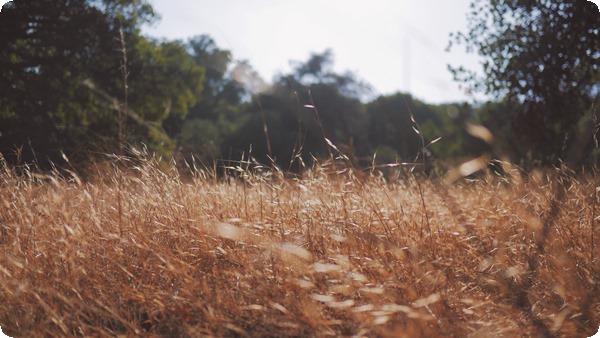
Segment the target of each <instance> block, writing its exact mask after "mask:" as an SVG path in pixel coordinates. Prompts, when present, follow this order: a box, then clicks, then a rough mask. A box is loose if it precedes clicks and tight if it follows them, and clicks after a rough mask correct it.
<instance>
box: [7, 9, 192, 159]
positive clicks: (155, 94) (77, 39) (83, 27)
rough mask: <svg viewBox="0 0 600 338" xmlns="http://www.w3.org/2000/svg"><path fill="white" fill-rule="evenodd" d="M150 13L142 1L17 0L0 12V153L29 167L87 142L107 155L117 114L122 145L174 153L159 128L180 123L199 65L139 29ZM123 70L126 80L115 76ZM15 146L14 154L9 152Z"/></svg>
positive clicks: (172, 45)
mask: <svg viewBox="0 0 600 338" xmlns="http://www.w3.org/2000/svg"><path fill="white" fill-rule="evenodd" d="M153 15H154V13H153V11H152V8H151V7H150V6H149V5H148V4H147V3H146V2H145V1H137V0H135V1H134V0H130V1H108V0H107V1H83V0H76V1H58V2H57V1H45V0H44V1H37V2H30V1H18V0H17V1H14V2H12V3H9V4H8V5H7V6H5V7H4V9H3V11H2V13H1V20H0V23H1V24H0V34H1V35H2V36H3V39H2V42H1V44H0V60H2V61H0V62H1V65H2V69H3V72H2V73H1V74H0V77H1V78H0V92H1V93H2V94H0V125H1V126H2V127H1V129H0V132H1V133H2V134H1V135H0V152H1V153H3V154H7V156H8V157H9V160H11V161H13V162H14V161H17V159H16V158H15V157H19V156H21V157H22V158H21V160H23V161H25V162H31V161H32V160H34V159H35V154H34V153H33V152H34V151H35V152H39V153H40V154H42V155H43V157H42V158H39V159H38V160H39V162H38V163H37V164H38V165H39V166H40V167H43V168H47V167H48V163H49V161H57V160H59V159H60V158H61V156H60V154H61V153H62V152H65V153H68V154H74V153H75V154H77V153H79V154H82V156H85V155H84V153H85V152H86V151H88V150H89V149H90V148H91V147H92V146H93V145H94V144H96V146H98V147H104V150H105V151H114V149H116V148H115V147H114V146H111V145H110V144H111V143H112V144H113V145H114V144H115V141H114V140H115V139H116V137H115V136H116V134H117V126H118V116H119V114H118V111H124V112H125V114H124V115H125V117H126V126H127V128H126V132H127V138H126V140H127V141H129V142H131V143H137V142H145V143H149V144H156V145H157V146H159V147H160V148H161V149H160V151H161V152H163V153H164V152H166V153H168V152H169V151H172V148H173V147H172V145H169V143H170V141H169V140H168V136H167V135H166V134H165V131H164V129H163V126H162V123H163V121H164V120H165V119H166V118H167V117H169V116H171V115H172V116H176V117H180V118H181V117H184V116H185V115H186V114H187V110H188V108H189V106H190V105H192V104H194V103H195V102H197V100H198V99H199V98H200V95H201V91H202V79H203V69H202V68H201V67H199V66H197V65H195V64H193V63H192V62H191V60H190V59H189V55H188V54H187V52H186V50H185V49H184V47H183V46H182V45H181V44H180V43H178V42H163V43H158V42H154V41H150V40H148V39H146V38H144V37H142V36H141V35H140V33H139V25H141V24H142V23H144V22H148V21H151V20H152V18H153ZM120 30H122V31H124V32H125V41H123V42H124V43H125V46H126V48H127V53H126V55H127V63H123V62H124V60H123V55H122V54H123V53H122V50H121V49H122V46H121V42H120V41H119V36H120V34H119V31H120ZM122 67H124V68H122ZM123 69H124V70H125V71H126V72H127V73H128V78H127V83H123V80H122V77H121V76H120V72H121V71H122V70H123ZM125 85H128V87H129V88H128V94H129V97H128V100H127V106H125V101H126V100H125V97H124V94H123V93H124V92H123V87H124V86H125ZM24 146H25V147H26V148H25V151H23V147H24ZM15 147H16V148H17V152H18V153H19V156H10V154H11V153H12V152H13V151H14V149H15ZM19 149H20V150H19ZM156 150H159V149H158V148H156Z"/></svg>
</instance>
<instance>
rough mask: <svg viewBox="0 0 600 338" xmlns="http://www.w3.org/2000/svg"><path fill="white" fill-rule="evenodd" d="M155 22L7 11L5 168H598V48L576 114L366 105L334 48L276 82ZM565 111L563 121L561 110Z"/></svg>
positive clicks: (573, 102) (574, 103)
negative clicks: (422, 164) (325, 164)
mask: <svg viewBox="0 0 600 338" xmlns="http://www.w3.org/2000/svg"><path fill="white" fill-rule="evenodd" d="M596 14H597V13H596ZM155 17H156V15H155V13H154V11H153V9H152V7H151V6H150V5H149V4H148V3H147V2H146V1H144V0H101V1H89V0H87V1H86V0H69V1H67V0H59V1H55V0H52V1H50V0H40V1H35V2H32V1H25V0H15V1H13V2H9V3H8V4H7V5H5V6H4V7H3V9H2V12H1V14H0V36H2V39H0V41H1V42H0V67H1V72H0V153H1V154H2V156H3V157H4V159H5V160H6V161H7V162H9V163H11V164H26V163H31V164H34V165H36V166H38V167H39V168H41V169H48V168H51V166H52V164H53V163H54V164H56V165H58V166H61V165H63V164H64V157H63V154H65V155H66V156H67V157H68V158H69V159H70V162H71V165H78V164H82V165H83V164H84V163H85V162H86V161H87V160H89V158H90V156H93V154H98V153H126V152H127V149H128V147H129V145H141V144H144V145H146V146H147V147H148V149H149V150H150V151H152V152H154V153H156V154H158V155H162V156H163V158H174V159H175V160H176V161H177V162H178V163H180V164H183V163H184V162H185V161H187V162H188V163H189V162H191V161H193V160H195V161H196V163H203V164H205V165H207V166H212V164H213V163H215V161H217V162H219V163H225V162H227V161H228V160H234V161H235V160H240V159H242V158H243V156H247V155H248V154H251V156H252V157H254V158H255V159H256V160H257V161H259V162H262V163H265V164H276V165H277V166H278V167H279V168H281V169H283V170H291V171H297V170H299V169H300V168H302V166H303V165H309V164H310V163H311V162H312V161H314V160H315V159H328V158H330V156H338V155H339V153H338V152H341V153H343V154H344V155H346V156H347V157H348V161H350V162H352V163H353V164H355V165H357V166H366V165H371V164H372V163H376V164H377V163H396V162H414V161H415V160H416V161H423V160H424V159H425V160H426V161H428V162H432V161H435V163H436V164H437V165H438V167H439V168H443V167H444V166H449V165H453V164H456V163H458V162H460V161H462V160H464V159H468V158H472V157H475V156H479V155H481V154H489V155H490V157H491V158H494V157H495V158H502V159H507V160H509V161H511V162H513V163H516V164H519V165H523V166H531V165H538V164H547V165H555V164H557V163H560V162H561V161H565V160H568V158H569V156H571V155H570V154H572V153H573V149H574V148H578V149H579V150H578V151H580V152H581V153H582V155H578V156H579V159H578V160H577V161H576V162H577V165H579V164H585V165H594V164H595V163H596V161H597V160H596V157H594V156H593V155H594V149H595V148H597V147H596V146H595V144H594V142H592V139H593V138H591V137H589V138H585V137H583V136H581V135H587V134H585V133H581V132H579V130H583V129H585V128H587V126H588V125H593V128H592V129H593V133H588V134H589V135H597V134H598V130H597V126H598V124H597V121H596V115H597V112H596V111H595V110H594V109H590V107H591V102H592V101H593V97H594V95H597V92H598V87H597V84H598V79H599V77H598V71H597V70H598V64H597V59H598V52H597V50H598V49H597V50H596V51H595V52H593V53H595V54H593V56H594V58H593V60H596V63H595V64H594V65H593V67H595V68H593V69H592V72H591V73H592V75H593V76H592V77H591V78H592V79H593V81H596V82H595V85H594V83H592V86H591V87H590V88H592V89H586V90H587V92H585V91H584V92H585V93H587V94H586V95H587V96H586V95H580V96H575V94H573V93H574V92H573V91H566V92H567V93H570V95H571V99H570V100H569V101H568V103H569V106H565V105H564V104H562V103H560V102H559V101H557V102H559V103H556V102H554V103H552V104H551V105H550V104H549V103H548V102H546V101H544V100H543V98H542V99H540V98H536V100H537V101H538V103H543V104H545V105H538V106H536V105H535V104H533V103H532V102H530V100H528V99H527V96H526V95H521V94H518V93H517V95H512V96H511V95H508V94H506V95H503V96H498V97H499V98H498V100H497V102H488V103H484V104H478V105H472V104H468V103H448V104H441V105H432V104H427V103H425V102H422V101H420V100H417V99H415V98H413V97H412V96H411V95H410V94H407V93H397V94H394V95H387V96H379V97H377V98H374V99H366V98H372V95H371V92H370V88H369V85H368V84H366V83H364V82H362V81H361V80H359V79H357V78H356V76H355V75H354V74H352V73H350V72H347V73H343V74H339V73H336V72H334V71H333V70H332V69H333V67H332V66H333V56H332V52H331V51H329V50H326V51H324V52H322V53H317V54H313V55H312V56H311V57H310V58H309V59H308V60H306V61H304V62H297V63H296V64H295V67H294V69H293V71H292V72H291V73H290V74H281V75H279V76H277V77H276V78H275V79H273V81H272V83H267V82H265V81H264V80H263V79H261V78H260V77H259V76H258V74H257V73H256V72H255V71H254V70H253V69H252V67H251V65H250V64H249V63H248V62H245V61H235V59H234V56H233V55H232V54H231V53H230V52H229V51H227V50H224V49H221V48H219V46H217V45H216V43H215V42H214V41H213V40H212V39H211V38H210V37H209V36H206V35H199V36H196V37H194V38H191V39H189V40H187V41H179V40H176V41H167V40H157V39H153V38H150V37H147V36H143V35H142V34H141V32H140V27H141V25H143V24H146V23H149V22H151V21H152V20H154V19H155ZM472 20H473V19H472ZM596 27H598V26H596ZM596 31H597V29H596ZM596 34H597V32H596ZM548 53H550V52H548ZM374 62H376V61H375V60H374ZM523 62H524V61H523ZM455 73H457V72H456V70H455ZM526 75H527V74H524V75H523V78H522V82H523V83H522V84H523V86H526V85H528V83H529V82H527V81H530V82H531V83H532V84H533V85H534V86H538V87H539V86H541V87H542V88H545V87H544V84H543V83H542V84H540V83H539V81H538V80H539V79H537V78H532V79H530V78H528V77H527V76H526ZM557 76H561V75H560V74H558V75H557ZM457 77H458V76H457ZM540 78H542V79H545V78H543V77H541V76H540ZM544 81H548V83H549V82H550V80H544ZM593 81H592V82H593ZM588 82H589V81H588ZM547 86H552V85H547ZM588 87H589V86H588ZM586 88H587V87H586ZM594 88H595V89H594ZM490 91H491V92H494V91H493V90H490ZM553 95H559V94H553ZM534 101H535V100H534ZM534 103H535V102H534ZM554 106H556V107H554ZM553 107H554V108H557V109H562V113H561V114H557V115H552V114H550V113H551V112H552V113H553V112H554V111H553V110H552V108H553ZM592 120H593V122H594V123H593V124H592V123H591V122H590V121H592ZM479 126H484V127H485V128H487V130H489V131H491V133H492V135H493V141H492V140H491V139H490V138H487V137H482V135H481V132H477V130H481V129H477V128H479ZM440 137H441V139H439V138H440ZM582 138H583V140H580V139H582ZM594 139H596V138H594ZM432 141H437V142H434V143H432ZM577 142H579V143H577ZM332 145H333V146H332Z"/></svg>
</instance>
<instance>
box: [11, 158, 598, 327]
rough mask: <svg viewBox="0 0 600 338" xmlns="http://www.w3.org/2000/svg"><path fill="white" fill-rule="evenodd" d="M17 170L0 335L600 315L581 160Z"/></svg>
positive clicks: (546, 320)
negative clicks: (427, 166) (493, 168)
mask: <svg viewBox="0 0 600 338" xmlns="http://www.w3.org/2000/svg"><path fill="white" fill-rule="evenodd" d="M17 169H20V170H17ZM21 169H22V168H13V167H9V166H7V165H5V166H4V169H3V172H2V174H1V175H0V201H1V202H0V203H1V207H0V226H1V232H0V236H1V237H0V304H2V306H0V326H1V327H2V330H3V331H4V333H6V334H8V335H9V336H14V337H35V336H76V335H79V336H135V335H143V336H150V335H151V336H165V337H167V336H169V337H172V336H183V337H185V336H199V335H210V336H390V337H402V336H405V337H417V336H428V337H433V336H462V337H465V336H472V337H489V336H501V335H504V336H540V335H544V336H551V335H558V336H568V337H588V336H591V335H593V334H594V333H595V332H597V329H598V326H599V325H600V315H599V314H600V290H599V287H598V280H599V279H598V277H599V273H600V264H599V263H598V251H599V250H598V249H597V248H595V247H597V246H598V241H599V238H598V231H597V230H594V229H597V226H596V227H595V228H594V223H593V220H594V218H597V217H598V214H599V213H598V207H597V204H598V195H597V193H596V191H597V189H598V188H597V186H598V182H595V178H594V177H595V176H594V175H593V173H590V174H589V175H580V176H574V175H572V174H568V173H566V172H565V171H552V172H546V173H532V174H530V175H519V174H517V173H513V172H511V171H509V172H508V175H507V177H506V178H494V177H484V178H481V179H479V180H477V181H472V182H469V181H461V182H456V183H454V184H446V183H442V182H438V181H432V180H427V179H424V178H419V177H418V175H406V176H404V177H403V178H396V177H395V176H394V175H389V176H390V177H385V178H384V177H383V176H382V175H381V174H378V173H376V172H374V173H367V174H365V173H362V172H356V171H352V170H339V168H338V172H334V171H333V170H332V169H333V168H332V166H331V165H330V164H327V163H325V164H323V165H321V166H319V167H315V168H313V169H312V170H311V171H309V172H307V173H306V174H305V175H304V176H303V177H301V178H285V177H283V176H282V175H280V174H279V173H277V172H272V171H269V170H266V169H262V172H261V168H250V167H247V166H246V165H245V164H244V163H241V164H240V167H237V168H232V169H231V170H232V171H231V174H230V175H229V177H228V178H219V179H217V178H215V176H214V175H211V174H209V173H205V172H199V171H197V172H196V173H197V174H196V175H192V177H190V176H181V175H180V174H179V173H178V172H177V171H176V170H175V169H173V168H169V167H167V168H164V167H161V166H160V165H159V164H158V162H157V161H155V160H152V159H145V160H139V159H138V160H135V161H134V160H131V159H129V160H128V159H125V158H121V159H117V160H114V161H109V162H107V163H99V164H97V165H96V167H92V171H93V170H95V169H97V173H96V174H95V176H93V177H92V178H91V179H90V180H87V181H85V182H82V181H81V180H80V179H79V177H78V176H76V175H75V174H64V175H52V176H50V175H39V174H32V173H31V172H30V171H27V170H21ZM594 231H596V234H595V235H596V236H594ZM594 241H595V243H594Z"/></svg>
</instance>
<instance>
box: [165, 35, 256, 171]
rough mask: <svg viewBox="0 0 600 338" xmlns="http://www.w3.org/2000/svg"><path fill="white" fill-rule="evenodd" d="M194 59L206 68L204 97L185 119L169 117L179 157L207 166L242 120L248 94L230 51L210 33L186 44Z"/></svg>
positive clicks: (244, 64) (240, 66) (241, 66)
mask: <svg viewBox="0 0 600 338" xmlns="http://www.w3.org/2000/svg"><path fill="white" fill-rule="evenodd" d="M186 46H187V50H188V52H189V54H190V55H191V57H192V60H193V62H194V63H195V64H196V65H197V66H200V67H202V68H204V69H205V77H204V84H203V85H204V87H203V91H202V100H200V101H199V102H197V103H196V104H195V105H193V106H192V107H191V108H190V112H189V114H188V115H187V116H186V117H185V119H170V120H169V124H170V125H171V128H170V129H171V130H173V131H175V130H177V131H178V133H177V135H178V136H177V137H176V139H177V142H178V147H177V149H178V153H179V154H180V155H181V156H180V159H183V160H186V161H190V160H191V159H192V156H194V158H195V159H197V160H200V161H201V162H202V163H204V164H205V165H210V164H212V163H213V161H215V160H217V159H219V158H220V157H222V154H221V146H222V144H223V142H224V140H225V139H226V138H227V137H229V136H230V135H231V134H232V133H234V132H236V131H237V129H238V128H239V126H240V125H241V124H242V123H243V122H241V120H242V112H243V109H244V107H245V106H246V105H247V103H245V102H244V99H245V97H246V96H247V95H248V93H247V90H246V88H245V87H244V85H243V84H242V83H240V82H239V81H237V80H236V78H235V77H236V76H239V72H240V68H244V67H249V65H247V64H246V63H243V62H241V63H238V64H236V65H234V62H233V59H232V56H231V53H230V52H229V51H227V50H224V49H221V48H219V47H218V46H217V44H216V43H215V41H214V40H213V39H212V38H211V37H209V36H208V35H199V36H196V37H193V38H191V39H190V40H188V42H187V43H186Z"/></svg>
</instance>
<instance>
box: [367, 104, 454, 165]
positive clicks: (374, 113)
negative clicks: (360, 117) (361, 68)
mask: <svg viewBox="0 0 600 338" xmlns="http://www.w3.org/2000/svg"><path fill="white" fill-rule="evenodd" d="M367 113H368V116H369V124H368V125H369V141H370V143H371V145H372V146H373V147H374V148H375V149H374V150H376V149H378V148H380V147H382V146H385V147H388V148H390V149H393V150H394V151H395V152H396V154H397V155H398V156H399V158H398V159H399V160H401V161H404V162H412V161H414V160H415V159H416V158H417V157H420V156H421V155H422V147H423V145H422V144H421V137H420V135H419V134H417V131H416V130H415V129H414V128H413V126H414V123H413V122H412V120H411V114H412V115H413V116H414V118H415V121H416V122H417V123H418V125H419V126H420V127H426V128H425V129H424V130H422V131H423V137H424V139H425V142H430V141H432V140H433V139H435V138H437V137H439V136H440V129H441V128H442V126H441V125H440V122H441V121H440V117H439V116H438V115H437V114H436V111H435V110H433V109H432V107H431V106H429V105H427V104H425V103H423V102H421V101H419V100H416V99H414V98H413V97H412V96H411V95H409V94H403V93H397V94H394V95H389V96H380V97H378V98H377V99H375V100H373V101H372V102H369V103H368V104H367ZM387 152H389V151H387ZM381 159H382V160H383V158H381Z"/></svg>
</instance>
